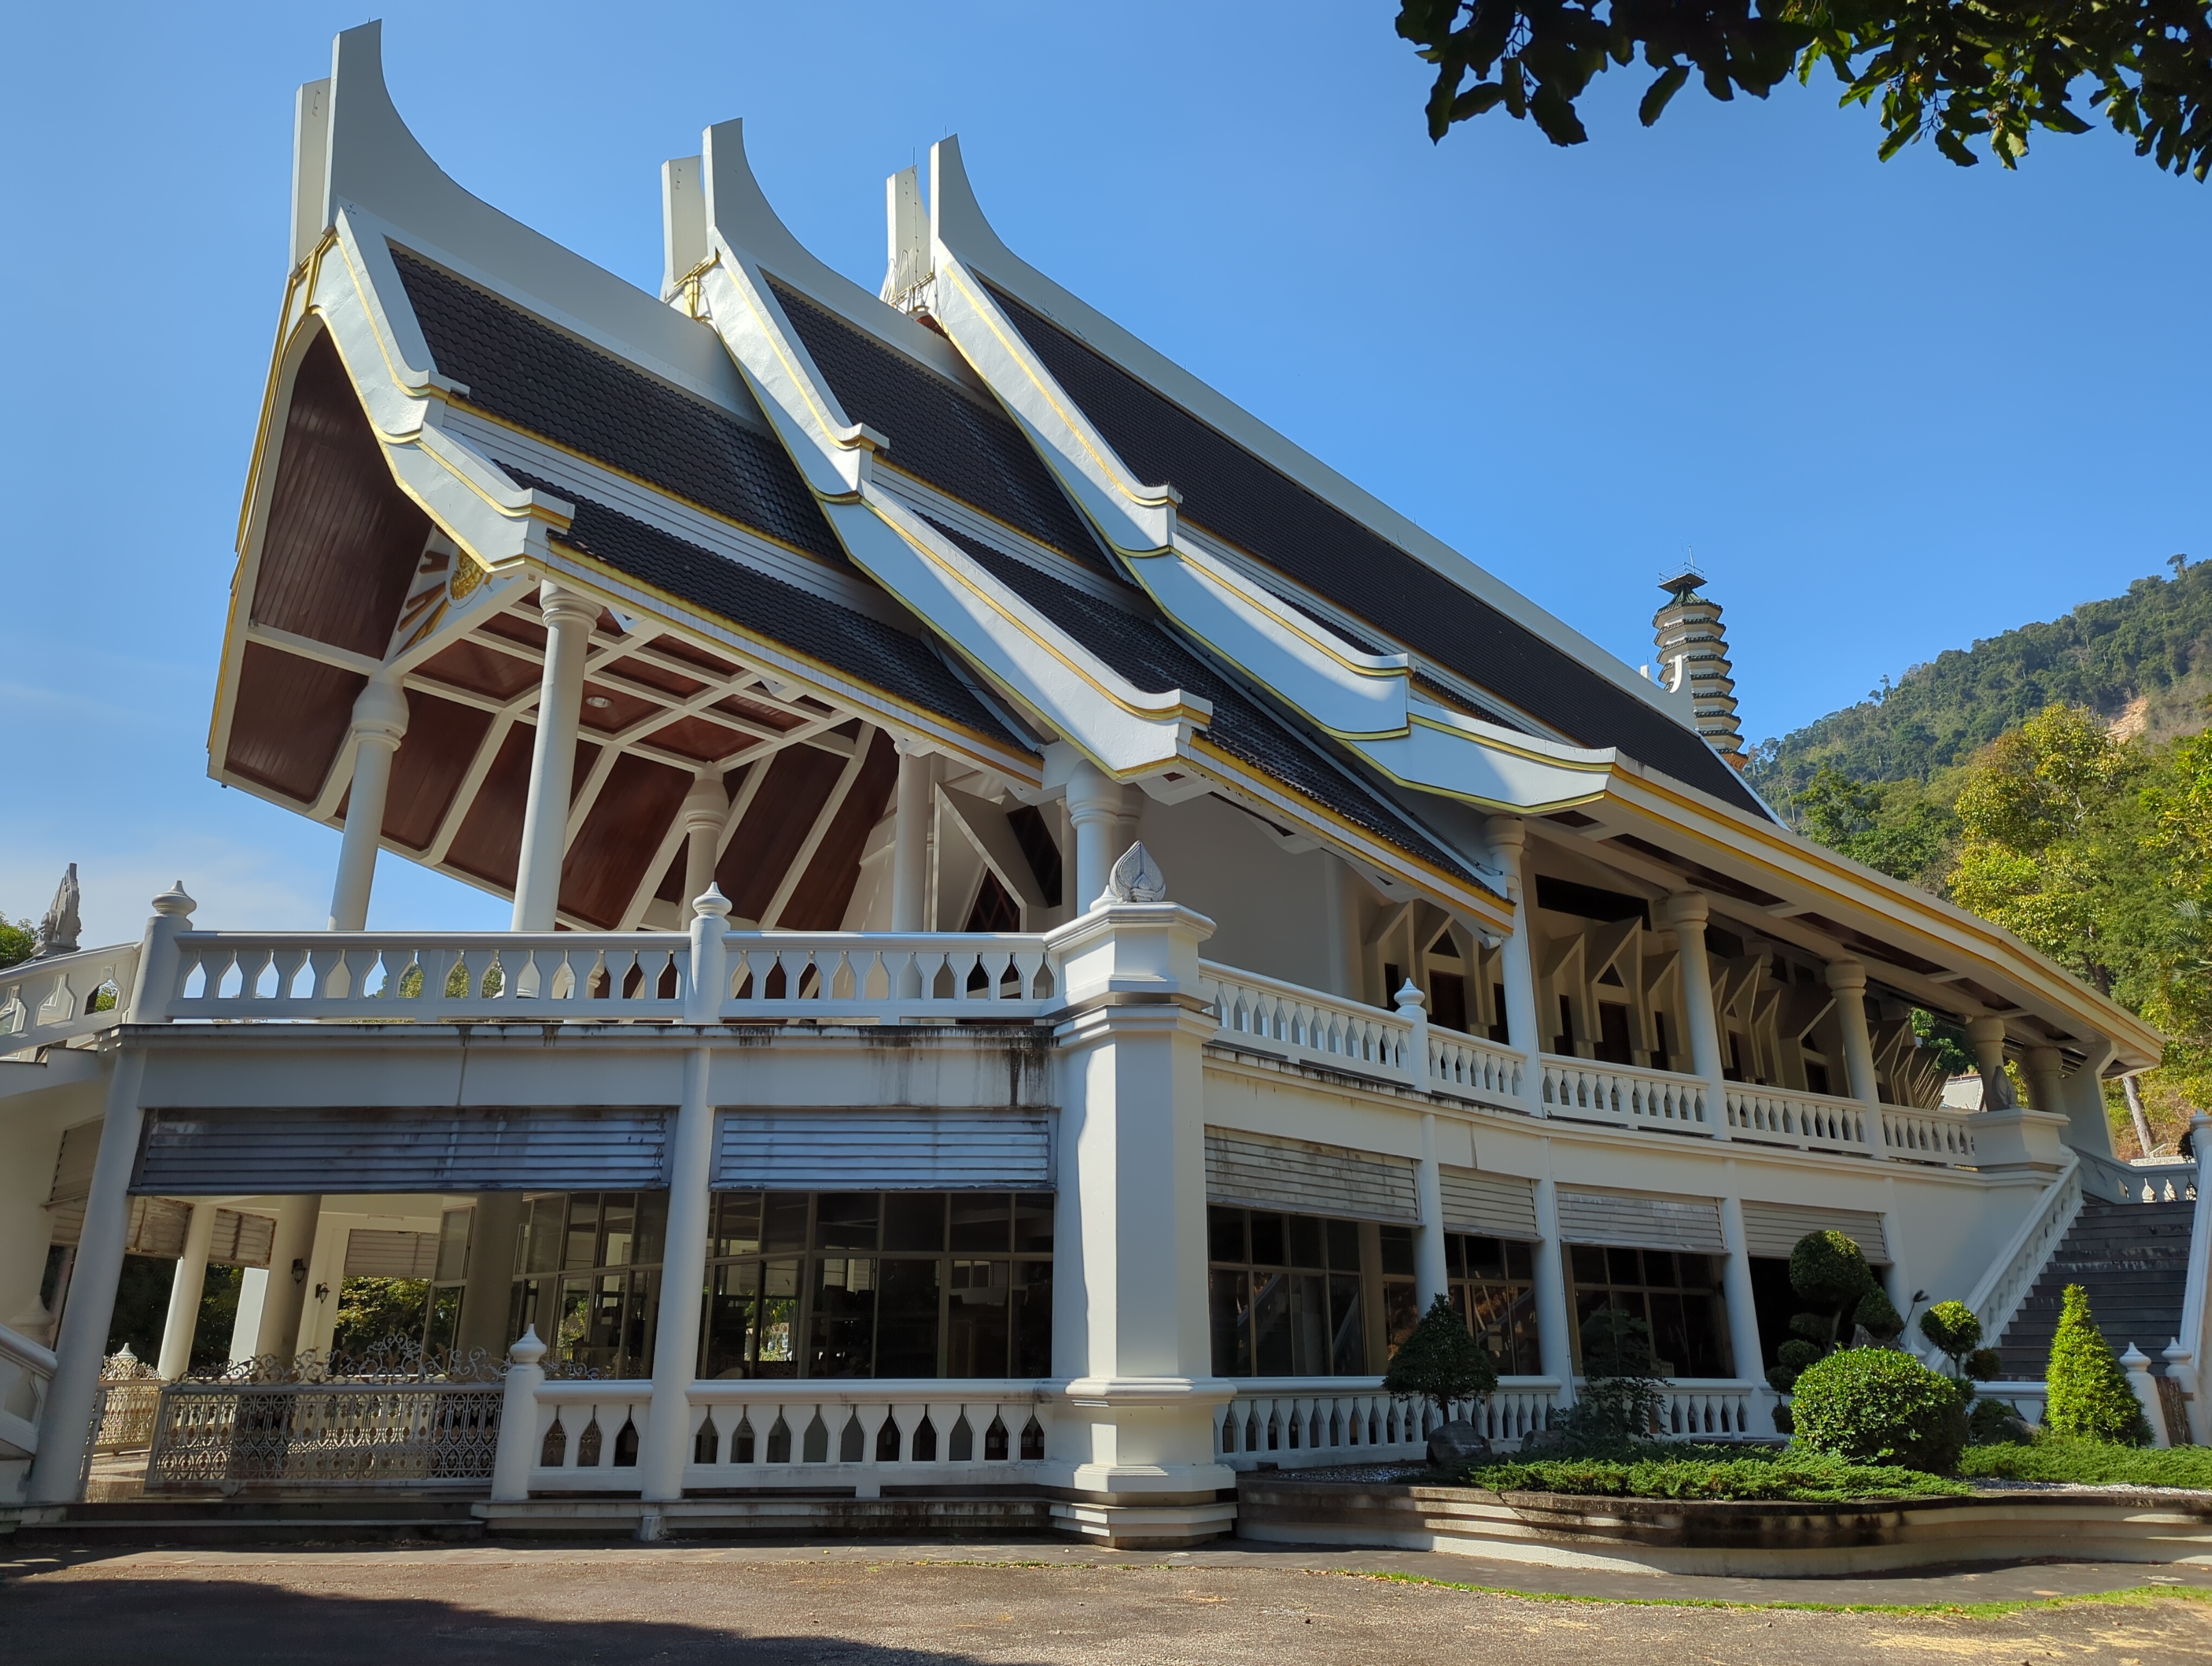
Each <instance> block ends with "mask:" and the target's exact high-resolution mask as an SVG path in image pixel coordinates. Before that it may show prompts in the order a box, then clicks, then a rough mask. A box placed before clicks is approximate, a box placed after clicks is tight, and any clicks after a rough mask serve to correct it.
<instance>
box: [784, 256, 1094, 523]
mask: <svg viewBox="0 0 2212 1666" xmlns="http://www.w3.org/2000/svg"><path fill="white" fill-rule="evenodd" d="M769 288H771V289H774V290H775V298H776V300H777V301H778V302H779V303H780V304H781V306H782V307H783V311H784V316H785V317H787V318H788V319H790V320H791V324H792V328H793V329H794V330H796V331H799V340H800V341H801V342H803V343H805V346H806V350H807V352H808V354H809V355H810V356H811V357H812V358H813V360H814V365H815V368H817V370H819V371H821V373H822V374H823V377H825V378H826V379H827V380H828V381H829V391H830V392H833V393H835V394H836V396H837V403H838V404H841V405H842V406H844V408H845V414H846V415H847V416H848V417H851V418H852V419H853V420H854V422H856V423H866V424H867V425H868V426H869V427H870V428H872V429H875V430H876V431H877V432H878V434H881V435H884V437H885V438H886V439H888V440H889V441H890V442H891V443H890V450H889V451H888V452H887V453H884V461H885V462H886V463H888V464H890V465H891V467H893V468H895V469H900V470H902V471H905V472H906V473H908V474H911V475H913V476H915V477H917V478H919V479H921V480H922V481H925V482H927V483H928V484H930V485H932V486H934V487H935V488H937V489H938V490H939V491H941V492H943V493H944V494H945V496H947V497H953V498H957V499H958V500H959V501H960V502H963V503H965V504H967V505H969V507H970V508H977V509H981V511H982V512H983V513H984V514H987V515H989V516H990V517H991V518H992V519H993V520H1001V521H1004V522H1005V523H1006V525H1007V526H1012V527H1014V528H1016V529H1017V530H1018V531H1020V532H1026V533H1028V534H1029V536H1030V537H1031V538H1035V539H1036V541H1037V542H1038V543H1040V544H1046V545H1048V546H1049V547H1051V548H1052V549H1054V550H1059V551H1060V554H1062V555H1064V556H1074V557H1075V558H1076V559H1077V560H1079V561H1081V562H1086V563H1088V564H1089V565H1091V566H1093V567H1097V566H1102V565H1103V562H1101V559H1100V556H1099V554H1098V546H1097V544H1096V543H1095V542H1094V541H1093V540H1092V538H1091V532H1090V529H1089V528H1088V527H1087V526H1085V525H1084V522H1083V519H1082V517H1081V516H1080V515H1079V514H1076V512H1075V506H1074V505H1073V504H1072V503H1070V502H1068V501H1067V496H1066V493H1064V492H1062V491H1061V490H1060V483H1059V482H1058V481H1056V480H1054V478H1053V477H1052V472H1051V471H1050V470H1048V469H1047V468H1046V467H1045V465H1044V463H1043V460H1042V459H1041V458H1039V457H1038V456H1037V453H1036V447H1034V446H1032V445H1031V444H1030V442H1029V441H1028V439H1027V438H1026V437H1024V435H1023V433H1022V431H1021V429H1018V428H1017V427H1016V426H1015V425H1014V422H1013V419H1012V417H1008V416H1007V415H1006V412H1005V411H1003V410H1000V409H999V408H998V406H996V405H995V404H984V403H983V402H981V401H980V400H978V399H975V398H971V397H970V396H969V394H968V393H967V392H965V391H963V390H962V389H960V388H957V387H955V386H953V385H952V384H951V383H950V382H948V381H946V380H945V379H944V378H943V377H942V376H940V375H939V374H937V373H936V372H935V371H933V370H928V369H926V368H923V367H922V366H921V365H919V364H917V363H915V362H914V361H913V360H912V359H910V358H908V357H907V356H906V355H905V354H903V353H901V352H898V351H896V350H894V349H892V348H890V347H886V346H885V345H884V344H883V343H881V342H879V341H878V340H876V339H875V338H874V337H872V336H870V335H868V334H867V333H866V331H861V330H856V329H854V327H853V326H852V325H850V324H848V323H847V322H846V321H845V320H844V319H841V318H838V317H836V315H835V314H833V313H829V312H828V311H826V310H824V309H823V308H822V307H817V306H816V305H815V304H814V303H813V302H812V301H809V300H807V299H806V298H805V296H804V295H799V294H798V293H797V292H796V291H794V290H792V289H786V288H785V287H784V286H783V285H782V284H781V283H775V281H774V280H773V279H771V280H770V281H769Z"/></svg>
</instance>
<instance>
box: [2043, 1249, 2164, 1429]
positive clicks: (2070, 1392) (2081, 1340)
mask: <svg viewBox="0 0 2212 1666" xmlns="http://www.w3.org/2000/svg"><path fill="white" fill-rule="evenodd" d="M2044 1388H2045V1394H2046V1395H2047V1396H2048V1397H2047V1398H2046V1399H2045V1402H2044V1408H2043V1420H2044V1421H2045V1423H2046V1424H2048V1425H2049V1426H2050V1427H2051V1433H2053V1434H2055V1435H2075V1436H2079V1437H2081V1438H2084V1439H2087V1440H2102V1441H2110V1442H2113V1443H2116V1444H2120V1445H2124V1446H2146V1445H2148V1444H2150V1426H2149V1424H2148V1423H2147V1422H2145V1421H2144V1420H2143V1412H2142V1404H2141V1402H2138V1401H2137V1400H2136V1394H2135V1390H2134V1389H2131V1388H2130V1387H2129V1386H2128V1373H2127V1369H2126V1367H2125V1366H2124V1365H2121V1364H2120V1361H2119V1356H2118V1354H2116V1353H2113V1352H2112V1344H2111V1343H2110V1342H2107V1341H2106V1340H2105V1333H2104V1332H2103V1331H2101V1330H2100V1329H2097V1321H2096V1318H2095V1316H2093V1314H2092V1313H2091V1312H2090V1311H2089V1292H2087V1291H2086V1290H2084V1289H2082V1287H2081V1286H2080V1285H2078V1284H2069V1285H2068V1286H2066V1294H2065V1296H2064V1298H2063V1300H2062V1304H2061V1305H2060V1307H2059V1310H2058V1330H2057V1335H2054V1336H2052V1337H2051V1365H2050V1368H2049V1370H2048V1371H2045V1376H2044Z"/></svg>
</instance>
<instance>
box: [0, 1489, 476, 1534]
mask: <svg viewBox="0 0 2212 1666" xmlns="http://www.w3.org/2000/svg"><path fill="white" fill-rule="evenodd" d="M474 1504H475V1500H474V1499H466V1498H462V1499H444V1498H440V1499H421V1498H413V1499H410V1498H393V1497H392V1496H391V1495H389V1494H387V1493H377V1494H370V1495H367V1496H358V1495H357V1496H354V1497H349V1498H336V1499H334V1498H290V1499H288V1498H253V1499H242V1498H228V1499H226V1498H222V1497H220V1496H212V1495H211V1496H209V1497H205V1498H186V1499H169V1498H163V1499H121V1500H118V1501H115V1502H112V1503H98V1504H72V1505H57V1506H55V1507H53V1508H51V1509H45V1510H39V1509H31V1510H22V1511H11V1512H8V1513H9V1514H10V1515H13V1516H14V1517H16V1519H15V1520H14V1521H12V1522H10V1521H5V1520H0V1532H7V1531H10V1530H12V1532H13V1533H14V1535H15V1539H14V1541H15V1543H17V1544H79V1545H87V1544H199V1545H221V1544H287V1543H302V1542H319V1543H368V1542H378V1541H389V1540H410V1539H412V1540H431V1541H438V1542H444V1543H451V1542H453V1541H476V1540H478V1539H481V1538H482V1537H483V1522H482V1521H480V1520H479V1519H477V1516H476V1514H475V1513H474V1509H473V1505H474Z"/></svg>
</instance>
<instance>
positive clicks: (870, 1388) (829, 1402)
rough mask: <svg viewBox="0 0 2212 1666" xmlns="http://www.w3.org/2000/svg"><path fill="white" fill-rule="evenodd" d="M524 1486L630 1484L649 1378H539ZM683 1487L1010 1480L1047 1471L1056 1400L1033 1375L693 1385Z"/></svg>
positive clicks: (871, 1492)
mask: <svg viewBox="0 0 2212 1666" xmlns="http://www.w3.org/2000/svg"><path fill="white" fill-rule="evenodd" d="M536 1399H537V1410H538V1416H537V1426H536V1429H535V1431H534V1434H533V1442H534V1444H533V1445H532V1450H531V1454H530V1456H531V1457H532V1464H531V1466H530V1490H531V1491H532V1493H597V1492H608V1493H613V1492H635V1490H636V1489H637V1486H638V1475H637V1468H636V1465H637V1458H638V1452H639V1450H640V1449H641V1444H642V1443H643V1441H644V1438H645V1436H646V1432H647V1430H648V1429H649V1428H650V1426H651V1425H652V1417H653V1385H652V1384H651V1383H646V1382H570V1381H554V1382H549V1383H544V1384H542V1385H540V1386H539V1387H538V1390H537V1395H536ZM686 1399H687V1401H688V1415H689V1418H690V1423H689V1427H688V1429H687V1431H686V1437H687V1444H686V1459H687V1461H686V1462H685V1464H684V1488H685V1490H686V1491H687V1492H705V1493H714V1492H723V1491H746V1492H750V1491H758V1490H776V1489H793V1490H807V1491H817V1492H818V1491H821V1490H823V1489H825V1488H828V1489H837V1488H842V1487H850V1488H852V1489H853V1490H854V1493H855V1494H856V1495H857V1496H860V1497H862V1498H873V1497H876V1496H878V1494H879V1493H880V1490H881V1489H882V1488H883V1487H902V1486H936V1487H963V1486H975V1485H988V1484H991V1483H994V1482H995V1483H1000V1484H1007V1485H1012V1484H1018V1483H1024V1482H1033V1481H1037V1480H1039V1479H1040V1478H1041V1477H1042V1474H1043V1472H1044V1458H1045V1442H1046V1438H1047V1437H1048V1433H1049V1432H1050V1430H1051V1427H1052V1423H1053V1414H1054V1399H1053V1396H1052V1395H1050V1394H1049V1393H1048V1391H1047V1390H1046V1389H1043V1388H1042V1385H1040V1384H1039V1383H1036V1382H1034V1381H998V1380H994V1379H981V1380H978V1379H968V1378H928V1379H892V1378H862V1379H854V1378H846V1379H785V1380H781V1381H770V1382H759V1381H722V1380H715V1381H709V1382H702V1383H693V1384H692V1385H691V1387H690V1390H689V1392H688V1394H687V1395H686Z"/></svg>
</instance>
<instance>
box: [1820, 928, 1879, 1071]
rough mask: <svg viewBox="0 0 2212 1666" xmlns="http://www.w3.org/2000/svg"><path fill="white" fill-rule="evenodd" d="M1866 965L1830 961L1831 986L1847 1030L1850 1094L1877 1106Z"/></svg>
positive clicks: (1846, 1064)
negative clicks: (1867, 1001) (1867, 1009)
mask: <svg viewBox="0 0 2212 1666" xmlns="http://www.w3.org/2000/svg"><path fill="white" fill-rule="evenodd" d="M1866 981H1867V980H1866V968H1865V967H1863V966H1862V965H1860V964H1859V963H1858V962H1857V961H1856V960H1832V961H1830V962H1829V963H1828V988H1831V989H1832V990H1834V991H1835V995H1836V1021H1837V1023H1838V1025H1840V1026H1841V1027H1842V1029H1843V1032H1844V1079H1845V1080H1846V1081H1847V1082H1849V1084H1850V1094H1851V1097H1853V1098H1854V1099H1857V1101H1858V1102H1859V1103H1860V1104H1863V1105H1866V1106H1869V1107H1878V1106H1879V1105H1880V1104H1881V1089H1880V1087H1878V1086H1877V1085H1875V1069H1874V1036H1873V1034H1872V1032H1870V1031H1869V1030H1868V1029H1867V1015H1866Z"/></svg>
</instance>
